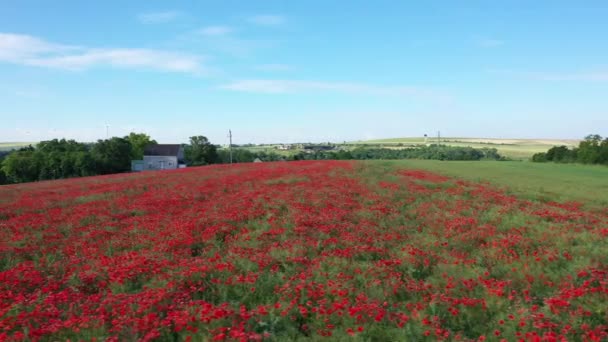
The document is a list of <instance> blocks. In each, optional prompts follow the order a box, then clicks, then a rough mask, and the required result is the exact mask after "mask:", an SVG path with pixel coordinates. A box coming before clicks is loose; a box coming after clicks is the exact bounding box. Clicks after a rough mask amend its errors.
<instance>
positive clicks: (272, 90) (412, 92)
mask: <svg viewBox="0 0 608 342" xmlns="http://www.w3.org/2000/svg"><path fill="white" fill-rule="evenodd" d="M219 88H220V89H224V90H231V91H241V92H250V93H263V94H289V93H312V92H319V91H322V92H338V93H346V94H360V95H389V96H391V95H392V96H416V97H427V98H435V99H444V100H445V99H447V98H448V96H446V95H445V94H441V93H439V92H436V91H433V90H429V89H425V88H421V87H408V86H379V85H371V84H365V83H352V82H322V81H302V80H260V79H256V80H239V81H235V82H232V83H228V84H224V85H221V86H220V87H219Z"/></svg>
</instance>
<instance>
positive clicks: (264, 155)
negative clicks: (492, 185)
mask: <svg viewBox="0 0 608 342" xmlns="http://www.w3.org/2000/svg"><path fill="white" fill-rule="evenodd" d="M229 153H230V152H229V151H228V150H226V149H222V150H220V151H218V157H219V162H220V163H228V162H229V160H230V155H229ZM255 159H260V160H261V161H281V160H287V161H292V160H329V159H331V160H367V159H434V160H504V157H503V156H501V155H500V154H499V153H498V151H497V150H496V149H495V148H473V147H459V146H445V145H430V146H420V147H410V148H404V149H388V148H366V147H358V148H355V149H353V150H337V151H311V152H304V151H300V152H298V153H294V154H291V155H289V156H283V155H280V154H278V153H275V152H264V151H260V152H252V151H249V150H247V149H233V151H232V160H233V161H234V162H236V163H248V162H252V161H254V160H255Z"/></svg>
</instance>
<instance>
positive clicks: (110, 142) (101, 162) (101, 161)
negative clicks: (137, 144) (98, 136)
mask: <svg viewBox="0 0 608 342" xmlns="http://www.w3.org/2000/svg"><path fill="white" fill-rule="evenodd" d="M91 157H92V159H93V161H94V163H95V170H96V172H97V173H98V174H102V175H103V174H109V173H119V172H125V171H129V170H130V169H131V143H130V142H129V140H127V139H126V138H118V137H114V138H111V139H106V140H98V141H97V143H96V144H95V145H94V146H93V148H92V149H91Z"/></svg>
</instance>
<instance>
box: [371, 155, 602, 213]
mask: <svg viewBox="0 0 608 342" xmlns="http://www.w3.org/2000/svg"><path fill="white" fill-rule="evenodd" d="M370 162H371V163H385V164H386V165H387V166H391V167H397V166H398V167H408V168H416V169H425V170H429V171H434V172H438V173H441V174H444V175H447V176H453V177H460V178H463V179H466V180H472V181H485V182H489V183H492V184H494V185H497V186H499V187H502V188H506V190H507V191H509V192H511V193H513V194H516V195H518V196H523V197H527V198H533V199H541V200H546V201H560V202H561V201H578V202H582V203H585V205H586V206H588V207H595V208H599V207H603V208H606V207H607V206H608V167H605V166H598V165H578V164H554V163H532V162H518V161H512V162H495V161H449V162H448V161H437V160H412V159H409V160H399V161H382V162H377V161H370Z"/></svg>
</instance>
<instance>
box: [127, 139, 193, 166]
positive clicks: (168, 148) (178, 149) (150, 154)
mask: <svg viewBox="0 0 608 342" xmlns="http://www.w3.org/2000/svg"><path fill="white" fill-rule="evenodd" d="M131 165H132V171H148V170H171V169H177V168H180V167H184V148H183V147H182V146H181V145H178V144H156V145H148V146H146V148H145V149H144V159H143V161H136V160H134V161H133V162H132V163H131Z"/></svg>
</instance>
